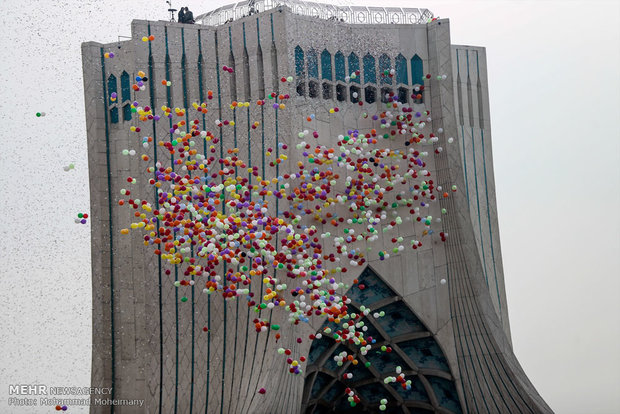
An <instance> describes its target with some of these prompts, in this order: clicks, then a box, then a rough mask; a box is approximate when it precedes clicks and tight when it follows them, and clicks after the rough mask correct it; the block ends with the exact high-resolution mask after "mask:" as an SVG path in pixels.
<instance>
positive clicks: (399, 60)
mask: <svg viewBox="0 0 620 414" xmlns="http://www.w3.org/2000/svg"><path fill="white" fill-rule="evenodd" d="M394 66H395V68H394V69H396V83H402V84H403V85H409V76H407V59H405V57H404V56H403V55H402V54H400V53H399V54H398V56H396V59H395V61H394ZM401 102H402V101H401Z"/></svg>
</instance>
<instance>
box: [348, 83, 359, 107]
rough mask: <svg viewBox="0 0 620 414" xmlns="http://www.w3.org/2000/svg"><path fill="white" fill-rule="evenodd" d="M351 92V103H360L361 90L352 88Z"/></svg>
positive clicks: (355, 87)
mask: <svg viewBox="0 0 620 414" xmlns="http://www.w3.org/2000/svg"><path fill="white" fill-rule="evenodd" d="M349 92H351V103H358V102H359V101H360V88H358V87H357V86H351V87H350V88H349Z"/></svg>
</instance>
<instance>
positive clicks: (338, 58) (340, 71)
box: [334, 51, 347, 82]
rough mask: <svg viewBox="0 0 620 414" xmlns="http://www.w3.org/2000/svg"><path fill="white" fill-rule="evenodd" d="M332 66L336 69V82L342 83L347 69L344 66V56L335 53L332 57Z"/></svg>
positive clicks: (340, 53) (339, 52)
mask: <svg viewBox="0 0 620 414" xmlns="http://www.w3.org/2000/svg"><path fill="white" fill-rule="evenodd" d="M334 66H335V67H336V80H337V81H341V82H344V78H345V77H346V76H347V69H346V68H345V66H344V55H343V54H342V52H341V51H338V52H336V54H335V55H334Z"/></svg>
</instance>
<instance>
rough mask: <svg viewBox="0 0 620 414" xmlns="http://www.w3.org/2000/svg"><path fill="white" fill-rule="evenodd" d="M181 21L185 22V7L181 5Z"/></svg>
mask: <svg viewBox="0 0 620 414" xmlns="http://www.w3.org/2000/svg"><path fill="white" fill-rule="evenodd" d="M179 23H185V7H181V10H179Z"/></svg>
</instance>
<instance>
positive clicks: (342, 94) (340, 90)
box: [336, 85, 347, 102]
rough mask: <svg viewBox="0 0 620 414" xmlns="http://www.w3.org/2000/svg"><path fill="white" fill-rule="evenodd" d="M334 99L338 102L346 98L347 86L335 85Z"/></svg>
mask: <svg viewBox="0 0 620 414" xmlns="http://www.w3.org/2000/svg"><path fill="white" fill-rule="evenodd" d="M336 99H337V100H338V102H344V101H346V100H347V87H346V86H344V85H336Z"/></svg>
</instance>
